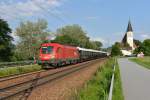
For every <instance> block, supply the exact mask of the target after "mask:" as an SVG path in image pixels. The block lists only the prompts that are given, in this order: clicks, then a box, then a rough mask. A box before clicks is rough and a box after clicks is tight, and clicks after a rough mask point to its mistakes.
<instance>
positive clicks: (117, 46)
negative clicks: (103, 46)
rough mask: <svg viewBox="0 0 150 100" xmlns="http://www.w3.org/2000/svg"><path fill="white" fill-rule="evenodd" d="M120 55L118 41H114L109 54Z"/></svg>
mask: <svg viewBox="0 0 150 100" xmlns="http://www.w3.org/2000/svg"><path fill="white" fill-rule="evenodd" d="M121 55H122V52H121V49H120V47H119V45H118V43H117V42H116V43H115V44H114V45H113V46H112V50H111V56H121Z"/></svg>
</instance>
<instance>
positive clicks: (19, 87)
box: [0, 59, 102, 100]
mask: <svg viewBox="0 0 150 100" xmlns="http://www.w3.org/2000/svg"><path fill="white" fill-rule="evenodd" d="M100 60H102V59H97V60H92V61H87V62H83V63H80V64H77V65H71V67H70V66H68V67H66V68H64V69H62V70H58V71H56V72H53V73H49V74H46V75H42V73H45V72H44V71H43V72H42V71H41V72H37V73H34V75H35V77H34V78H31V79H29V80H27V81H24V82H20V83H16V84H12V85H8V86H5V87H1V88H0V100H6V99H9V98H11V97H14V96H16V95H18V94H21V96H20V98H19V100H26V99H27V98H28V97H29V96H30V94H31V93H32V90H33V89H34V88H35V87H37V86H40V85H42V84H45V83H49V82H52V81H54V80H57V79H59V78H62V77H64V76H67V75H69V74H71V73H74V72H76V71H79V70H81V69H84V68H86V67H88V66H90V65H92V64H94V63H96V62H98V61H100ZM26 76H27V75H26ZM26 76H24V77H26ZM20 77H22V76H20ZM8 80H11V79H8ZM3 81H7V79H5V80H1V82H3Z"/></svg>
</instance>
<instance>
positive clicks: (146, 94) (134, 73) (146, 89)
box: [118, 58, 150, 100]
mask: <svg viewBox="0 0 150 100" xmlns="http://www.w3.org/2000/svg"><path fill="white" fill-rule="evenodd" d="M118 63H119V66H120V72H121V79H122V87H123V92H124V97H125V100H150V70H148V69H146V68H144V67H142V66H140V65H138V64H136V63H134V62H131V61H129V60H128V59H127V58H120V59H118Z"/></svg>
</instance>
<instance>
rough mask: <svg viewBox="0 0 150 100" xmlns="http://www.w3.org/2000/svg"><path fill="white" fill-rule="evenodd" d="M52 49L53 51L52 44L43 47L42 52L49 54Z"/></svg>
mask: <svg viewBox="0 0 150 100" xmlns="http://www.w3.org/2000/svg"><path fill="white" fill-rule="evenodd" d="M52 51H53V47H52V46H48V47H42V54H49V53H51V52H52Z"/></svg>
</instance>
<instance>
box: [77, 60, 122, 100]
mask: <svg viewBox="0 0 150 100" xmlns="http://www.w3.org/2000/svg"><path fill="white" fill-rule="evenodd" d="M113 64H114V59H112V58H111V59H109V60H108V61H107V62H106V63H105V64H104V65H103V66H101V67H100V68H99V69H98V71H97V72H96V73H95V75H94V76H93V78H92V79H91V80H89V81H88V82H87V84H85V86H84V87H83V88H82V89H81V90H80V91H79V92H78V93H77V95H76V97H75V98H74V100H107V99H108V95H109V88H110V83H111V77H112V73H113V67H112V66H113ZM116 70H117V72H116V73H115V75H117V76H116V77H115V81H116V82H115V83H114V87H115V89H114V96H113V100H123V93H122V88H121V81H120V78H119V77H120V73H119V68H118V67H117V69H116ZM118 78H119V79H118ZM118 88H119V89H118Z"/></svg>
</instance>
